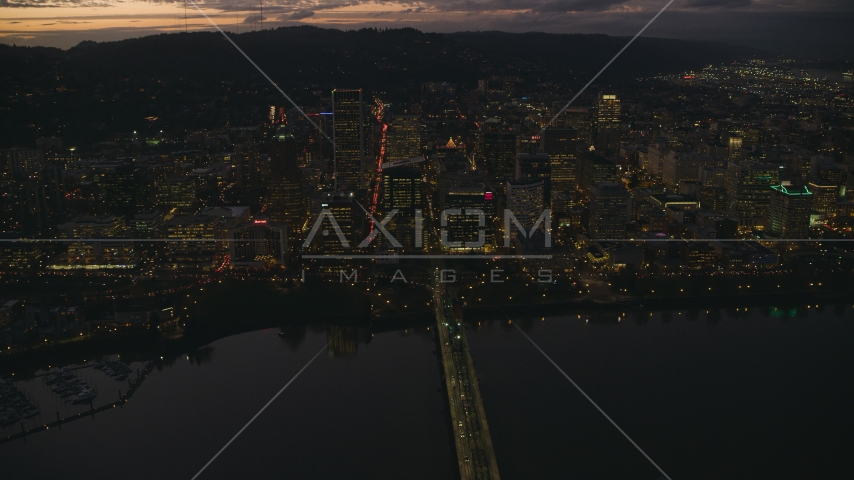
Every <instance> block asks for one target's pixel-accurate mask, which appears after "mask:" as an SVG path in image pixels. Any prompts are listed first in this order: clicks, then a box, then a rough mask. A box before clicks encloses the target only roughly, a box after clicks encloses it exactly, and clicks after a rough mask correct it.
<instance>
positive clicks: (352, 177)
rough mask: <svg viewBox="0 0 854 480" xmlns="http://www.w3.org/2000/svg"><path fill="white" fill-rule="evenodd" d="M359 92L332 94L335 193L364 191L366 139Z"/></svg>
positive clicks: (339, 91) (335, 91)
mask: <svg viewBox="0 0 854 480" xmlns="http://www.w3.org/2000/svg"><path fill="white" fill-rule="evenodd" d="M362 111H363V108H362V89H358V90H343V89H337V88H336V89H335V90H333V91H332V118H333V119H332V140H333V141H334V142H335V147H336V148H335V154H334V156H333V158H334V161H335V173H336V178H335V182H336V185H335V186H336V189H337V190H359V189H361V188H365V186H366V182H365V178H366V177H365V168H364V165H365V138H364V119H363V114H362Z"/></svg>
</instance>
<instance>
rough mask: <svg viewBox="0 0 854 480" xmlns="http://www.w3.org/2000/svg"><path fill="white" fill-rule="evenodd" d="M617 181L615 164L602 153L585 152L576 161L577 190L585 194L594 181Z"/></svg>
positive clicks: (587, 193)
mask: <svg viewBox="0 0 854 480" xmlns="http://www.w3.org/2000/svg"><path fill="white" fill-rule="evenodd" d="M616 181H617V166H616V165H615V164H614V162H612V161H610V160H608V159H607V158H605V157H603V156H602V155H597V154H595V153H592V152H587V153H584V154H582V155H581V159H580V160H579V162H578V190H579V191H580V192H581V193H582V194H583V195H585V196H587V195H589V193H590V186H591V185H593V184H594V183H606V182H616Z"/></svg>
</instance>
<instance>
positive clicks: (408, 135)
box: [385, 115, 421, 162]
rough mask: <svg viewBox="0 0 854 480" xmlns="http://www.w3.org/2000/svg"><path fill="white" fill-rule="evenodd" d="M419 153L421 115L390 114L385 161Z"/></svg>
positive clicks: (409, 156) (410, 156)
mask: <svg viewBox="0 0 854 480" xmlns="http://www.w3.org/2000/svg"><path fill="white" fill-rule="evenodd" d="M419 155H421V117H420V116H419V115H392V117H391V122H390V125H389V129H388V136H387V139H386V154H385V161H387V162H393V161H395V160H406V159H408V158H412V157H417V156H419Z"/></svg>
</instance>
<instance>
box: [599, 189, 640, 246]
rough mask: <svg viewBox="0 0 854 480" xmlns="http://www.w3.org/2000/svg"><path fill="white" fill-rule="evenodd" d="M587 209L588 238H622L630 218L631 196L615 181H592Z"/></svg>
mask: <svg viewBox="0 0 854 480" xmlns="http://www.w3.org/2000/svg"><path fill="white" fill-rule="evenodd" d="M588 211H589V213H590V223H589V227H588V233H589V234H590V238H598V239H619V238H624V237H625V236H626V224H627V223H629V220H630V219H631V212H632V197H631V195H630V194H629V192H628V191H626V189H625V188H624V187H623V186H622V185H619V184H617V183H615V182H603V183H594V184H592V185H591V186H590V203H589V205H588Z"/></svg>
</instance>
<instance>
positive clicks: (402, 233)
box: [377, 167, 425, 250]
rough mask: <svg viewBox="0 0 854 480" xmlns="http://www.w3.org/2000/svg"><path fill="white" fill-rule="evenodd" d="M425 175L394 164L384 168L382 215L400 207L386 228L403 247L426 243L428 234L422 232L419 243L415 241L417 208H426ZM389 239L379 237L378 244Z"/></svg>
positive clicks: (415, 169)
mask: <svg viewBox="0 0 854 480" xmlns="http://www.w3.org/2000/svg"><path fill="white" fill-rule="evenodd" d="M422 183H423V182H422V176H421V171H420V170H418V169H417V168H406V167H394V168H389V169H385V170H383V173H382V203H381V205H382V206H381V209H382V214H383V216H385V215H387V214H389V213H390V212H391V211H392V210H394V209H397V210H398V213H397V214H396V215H395V216H394V218H393V219H392V221H391V224H389V225H388V226H387V227H386V229H387V230H389V232H390V233H391V234H392V236H393V237H394V238H395V239H396V240H397V241H398V242H400V244H401V245H403V248H404V249H407V250H408V249H414V248H416V245H418V248H421V247H423V246H424V240H425V235H424V233H423V231H422V238H421V239H420V242H416V238H415V235H416V210H422V209H423V200H422V195H423V193H422V190H423V185H422ZM387 243H388V239H386V238H384V237H380V238H379V241H378V243H377V244H378V245H385V244H387Z"/></svg>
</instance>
